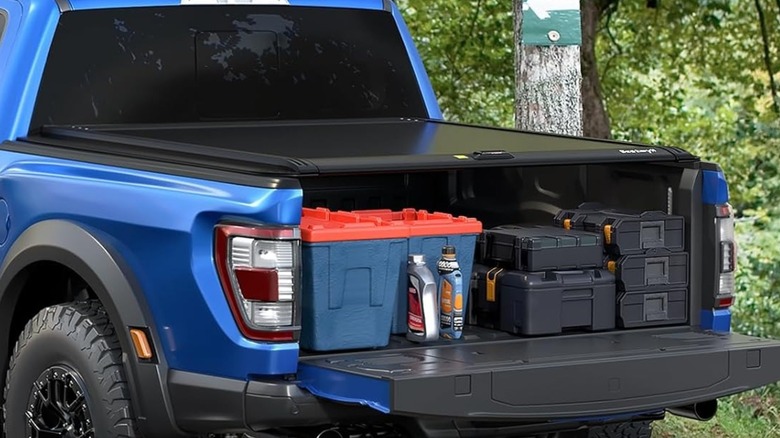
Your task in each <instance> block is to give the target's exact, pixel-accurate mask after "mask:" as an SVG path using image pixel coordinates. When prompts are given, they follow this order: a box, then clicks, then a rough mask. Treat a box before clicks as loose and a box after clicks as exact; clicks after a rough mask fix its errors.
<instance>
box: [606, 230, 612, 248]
mask: <svg viewBox="0 0 780 438" xmlns="http://www.w3.org/2000/svg"><path fill="white" fill-rule="evenodd" d="M604 243H606V244H607V245H611V244H612V225H604Z"/></svg>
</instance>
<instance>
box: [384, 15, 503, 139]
mask: <svg viewBox="0 0 780 438" xmlns="http://www.w3.org/2000/svg"><path fill="white" fill-rule="evenodd" d="M397 3H398V6H399V8H400V9H401V12H402V13H403V15H404V17H405V18H406V21H407V24H408V25H409V30H410V31H411V32H412V35H413V36H414V38H415V43H416V45H417V49H418V50H419V52H420V56H421V57H422V59H423V62H424V63H425V67H426V69H427V70H428V74H429V75H430V77H431V82H432V83H433V88H434V90H435V91H436V94H437V96H438V98H439V104H440V105H441V107H442V111H443V112H444V116H445V118H446V119H448V120H452V121H459V122H464V123H477V124H488V125H501V126H512V124H513V120H514V51H513V47H514V43H513V34H512V31H513V19H512V2H511V1H497V0H492V1H488V0H470V1H451V0H399V1H398V2H397Z"/></svg>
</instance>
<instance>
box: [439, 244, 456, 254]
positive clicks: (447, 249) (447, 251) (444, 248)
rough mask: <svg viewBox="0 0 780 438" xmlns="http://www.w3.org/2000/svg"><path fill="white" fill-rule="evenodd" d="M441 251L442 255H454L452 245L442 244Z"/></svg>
mask: <svg viewBox="0 0 780 438" xmlns="http://www.w3.org/2000/svg"><path fill="white" fill-rule="evenodd" d="M441 253H442V255H451V256H454V255H455V247H454V246H452V245H444V246H442V247H441Z"/></svg>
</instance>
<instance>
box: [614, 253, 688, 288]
mask: <svg viewBox="0 0 780 438" xmlns="http://www.w3.org/2000/svg"><path fill="white" fill-rule="evenodd" d="M607 266H608V267H609V270H610V271H612V272H614V273H615V277H616V282H617V287H618V290H620V291H645V290H647V289H648V288H653V287H655V286H666V287H667V288H672V289H680V288H683V289H684V288H685V287H687V286H688V253H687V252H671V251H669V250H667V249H665V248H653V249H649V250H647V251H646V252H645V253H644V254H633V255H626V256H621V257H620V258H618V259H617V261H609V262H608V264H607Z"/></svg>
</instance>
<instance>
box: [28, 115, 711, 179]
mask: <svg viewBox="0 0 780 438" xmlns="http://www.w3.org/2000/svg"><path fill="white" fill-rule="evenodd" d="M40 135H41V136H42V137H44V138H46V137H49V138H58V139H72V140H86V141H90V142H100V143H114V144H122V145H123V146H122V149H121V151H122V153H127V152H128V150H129V149H128V148H135V150H137V151H142V150H144V149H146V150H147V151H149V152H150V153H151V152H152V151H153V152H154V155H155V156H154V157H152V158H157V159H164V158H165V157H164V155H165V154H166V153H167V154H170V155H172V156H175V155H177V154H178V155H179V156H181V155H198V156H209V155H210V156H213V157H215V158H218V160H216V161H214V164H215V165H217V164H218V163H219V160H220V159H222V160H228V159H235V160H239V161H244V162H245V163H246V162H250V163H251V162H254V163H257V164H258V165H260V166H259V167H260V168H264V169H268V168H269V166H271V167H278V168H279V169H281V170H279V172H280V173H289V174H312V173H322V174H325V173H353V172H381V171H393V170H434V169H453V168H467V167H485V166H527V165H544V164H588V163H612V162H676V161H693V160H696V157H694V156H692V155H690V154H689V153H687V152H685V151H683V150H680V149H677V148H671V147H657V146H653V147H650V146H644V145H635V144H628V143H620V142H613V141H604V140H592V139H584V138H577V137H567V136H559V135H551V134H540V133H531V132H523V131H517V130H510V129H499V128H489V127H482V126H472V125H462V124H454V123H448V122H441V121H432V120H419V119H370V120H335V121H334V120H329V121H304V122H301V121H296V122H242V123H202V124H178V125H110V126H106V125H102V126H83V127H44V128H42V130H41V134H40ZM39 140H40V139H39ZM77 144H78V143H75V144H73V145H70V147H76V145H77ZM91 150H94V148H92V149H91ZM115 150H116V152H120V150H119V149H115ZM139 153H140V152H139Z"/></svg>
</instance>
